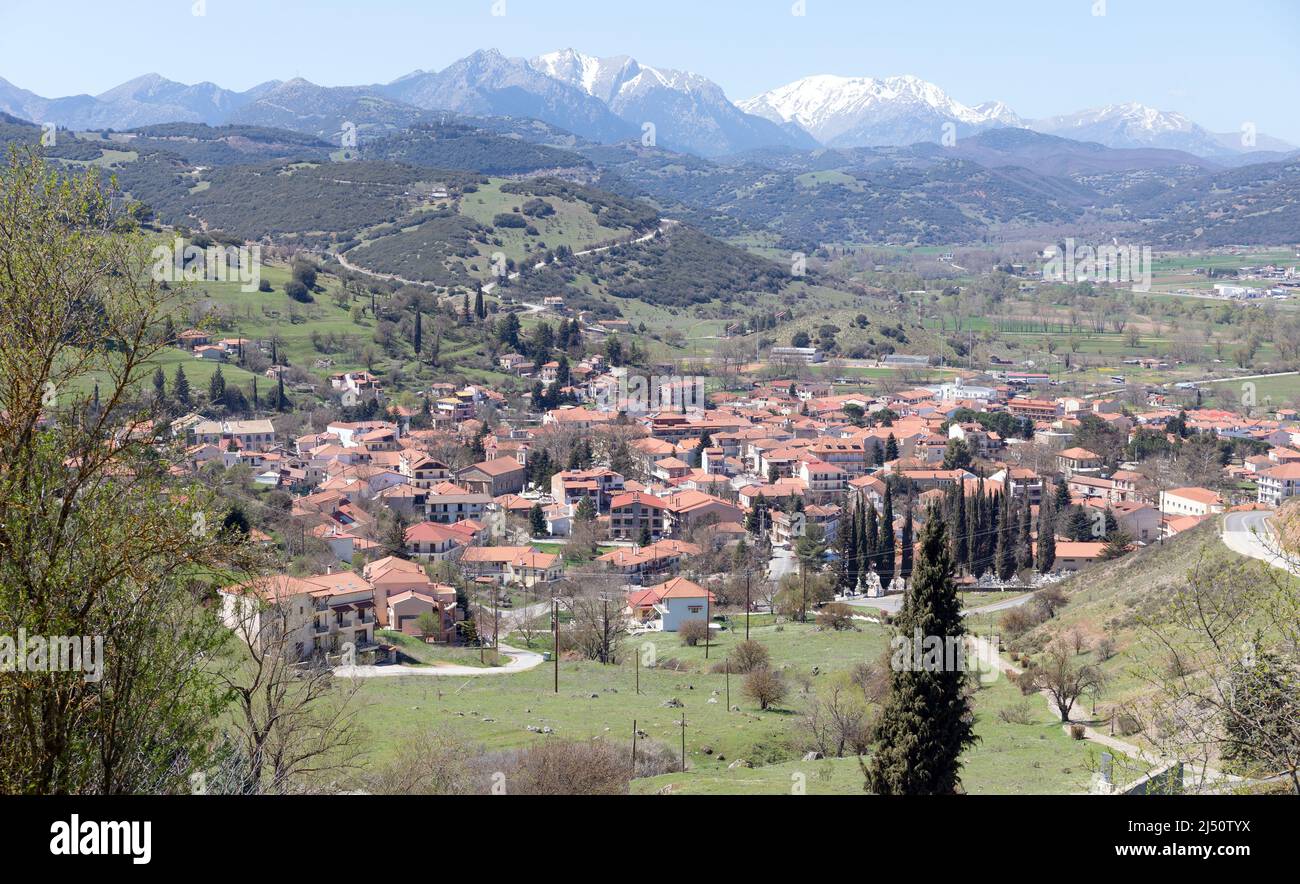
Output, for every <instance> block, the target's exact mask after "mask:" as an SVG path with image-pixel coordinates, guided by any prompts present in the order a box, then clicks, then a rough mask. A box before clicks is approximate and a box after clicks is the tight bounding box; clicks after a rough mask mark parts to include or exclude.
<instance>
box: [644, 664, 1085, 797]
mask: <svg viewBox="0 0 1300 884" xmlns="http://www.w3.org/2000/svg"><path fill="white" fill-rule="evenodd" d="M1015 707H1023V708H1024V710H1025V711H1026V713H1027V714H1028V719H1027V720H1028V722H1029V723H1028V724H1012V723H1009V722H1006V721H1003V720H1002V719H1001V718H999V717H998V713H999V712H1000V711H1002V710H1003V709H1011V708H1015ZM975 716H976V720H975V731H976V733H977V734H978V735H979V737H980V742H979V743H976V744H975V745H974V746H973V747H972V748H971V749H969V750H968V751H967V752H966V754H965V756H963V767H962V783H963V785H964V787H965V789H966V791H967V792H968V793H970V794H973V795H1014V794H1034V795H1067V794H1078V793H1082V792H1086V791H1087V790H1088V786H1089V783H1090V781H1091V779H1092V775H1093V771H1094V770H1096V768H1097V766H1098V759H1099V757H1100V754H1101V753H1100V750H1098V749H1097V747H1096V746H1093V745H1090V744H1089V743H1087V742H1079V741H1076V740H1073V739H1071V738H1070V737H1069V735H1067V734H1066V733H1065V731H1064V730H1062V728H1061V725H1060V723H1059V722H1057V721H1056V720H1055V719H1054V718H1053V716H1052V715H1051V713H1049V712H1048V710H1047V704H1046V703H1044V702H1043V699H1042V698H1041V697H1038V696H1031V697H1022V696H1021V695H1020V691H1019V690H1018V689H1017V688H1016V687H1015V686H1014V685H1012V684H1011V683H1010V682H1008V681H1007V680H1006V679H1005V678H999V679H998V680H997V681H995V682H994V683H992V684H991V685H986V686H984V687H983V688H981V689H980V690H979V691H978V692H977V693H976V695H975ZM717 767H718V766H716V765H702V766H701V767H700V768H697V769H694V770H687V771H686V772H685V773H674V774H665V775H663V776H659V777H650V778H646V779H641V780H637V781H635V782H634V783H633V784H632V788H633V792H635V793H640V794H647V793H655V792H659V791H661V790H668V791H671V792H672V793H674V794H686V795H790V794H801V793H800V792H799V790H800V789H802V790H803V793H805V794H808V795H861V794H862V793H863V788H862V786H863V775H862V770H861V768H860V766H859V764H858V759H857V758H827V759H822V760H819V761H802V760H795V761H785V762H781V763H778V764H771V765H767V766H764V767H755V768H737V769H736V770H727V769H726V768H725V766H722V769H721V770H719V769H717Z"/></svg>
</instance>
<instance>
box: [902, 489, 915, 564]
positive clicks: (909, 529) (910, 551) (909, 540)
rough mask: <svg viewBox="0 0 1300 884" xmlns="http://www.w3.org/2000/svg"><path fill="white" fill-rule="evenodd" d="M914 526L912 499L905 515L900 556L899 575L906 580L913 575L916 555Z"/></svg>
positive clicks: (908, 503) (908, 502) (909, 500)
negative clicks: (913, 561)
mask: <svg viewBox="0 0 1300 884" xmlns="http://www.w3.org/2000/svg"><path fill="white" fill-rule="evenodd" d="M914 530H915V529H914V527H913V525H912V501H911V499H910V498H909V499H908V501H907V512H906V513H904V515H903V537H902V547H903V548H902V550H901V551H900V552H899V557H898V576H899V577H901V578H903V579H904V580H909V579H911V577H912V559H913V556H914V555H915V546H916V539H915V538H914V537H913V536H912V534H913V531H914Z"/></svg>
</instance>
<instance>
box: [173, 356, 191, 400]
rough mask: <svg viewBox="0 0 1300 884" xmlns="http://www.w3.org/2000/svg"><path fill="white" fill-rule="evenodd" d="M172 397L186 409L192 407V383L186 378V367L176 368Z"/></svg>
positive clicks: (179, 366)
mask: <svg viewBox="0 0 1300 884" xmlns="http://www.w3.org/2000/svg"><path fill="white" fill-rule="evenodd" d="M172 396H174V397H176V401H177V402H178V403H180V404H181V405H183V406H184V407H186V408H189V406H190V401H191V400H190V382H189V379H188V378H186V377H185V366H183V365H178V366H176V376H175V377H174V378H172Z"/></svg>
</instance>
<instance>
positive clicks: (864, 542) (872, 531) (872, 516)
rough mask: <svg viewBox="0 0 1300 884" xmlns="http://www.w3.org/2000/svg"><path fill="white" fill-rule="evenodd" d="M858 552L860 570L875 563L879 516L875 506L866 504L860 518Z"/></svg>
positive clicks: (877, 553) (878, 535)
mask: <svg viewBox="0 0 1300 884" xmlns="http://www.w3.org/2000/svg"><path fill="white" fill-rule="evenodd" d="M858 554H859V555H860V556H861V557H862V570H863V571H864V572H865V571H869V570H871V569H872V568H874V567H875V566H876V564H877V562H876V557H877V556H878V555H879V554H880V518H879V517H878V516H877V515H876V508H875V507H874V506H872V505H871V504H867V511H866V513H865V518H864V519H863V520H862V538H861V539H860V540H859V541H858Z"/></svg>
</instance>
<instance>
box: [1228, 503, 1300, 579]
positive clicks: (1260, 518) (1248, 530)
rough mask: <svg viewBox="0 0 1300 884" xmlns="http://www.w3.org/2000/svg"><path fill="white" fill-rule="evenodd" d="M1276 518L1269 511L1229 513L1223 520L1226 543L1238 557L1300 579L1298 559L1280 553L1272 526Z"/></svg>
mask: <svg viewBox="0 0 1300 884" xmlns="http://www.w3.org/2000/svg"><path fill="white" fill-rule="evenodd" d="M1272 515H1273V514H1272V513H1271V512H1269V511H1267V510H1252V511H1249V512H1244V513H1228V515H1227V516H1225V517H1224V519H1223V535H1222V536H1223V542H1224V544H1225V545H1226V546H1227V547H1228V549H1230V550H1232V551H1233V552H1235V553H1239V554H1240V555H1243V556H1250V558H1252V559H1259V560H1260V561H1261V562H1267V563H1268V564H1270V565H1272V566H1273V567H1274V568H1281V569H1282V570H1283V571H1289V572H1291V573H1292V574H1296V575H1300V562H1297V561H1296V559H1295V558H1294V557H1290V558H1289V557H1287V556H1283V555H1280V554H1279V553H1278V551H1277V542H1276V541H1275V540H1274V535H1273V528H1272V526H1271V525H1270V524H1269V519H1270V518H1271V517H1272Z"/></svg>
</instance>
